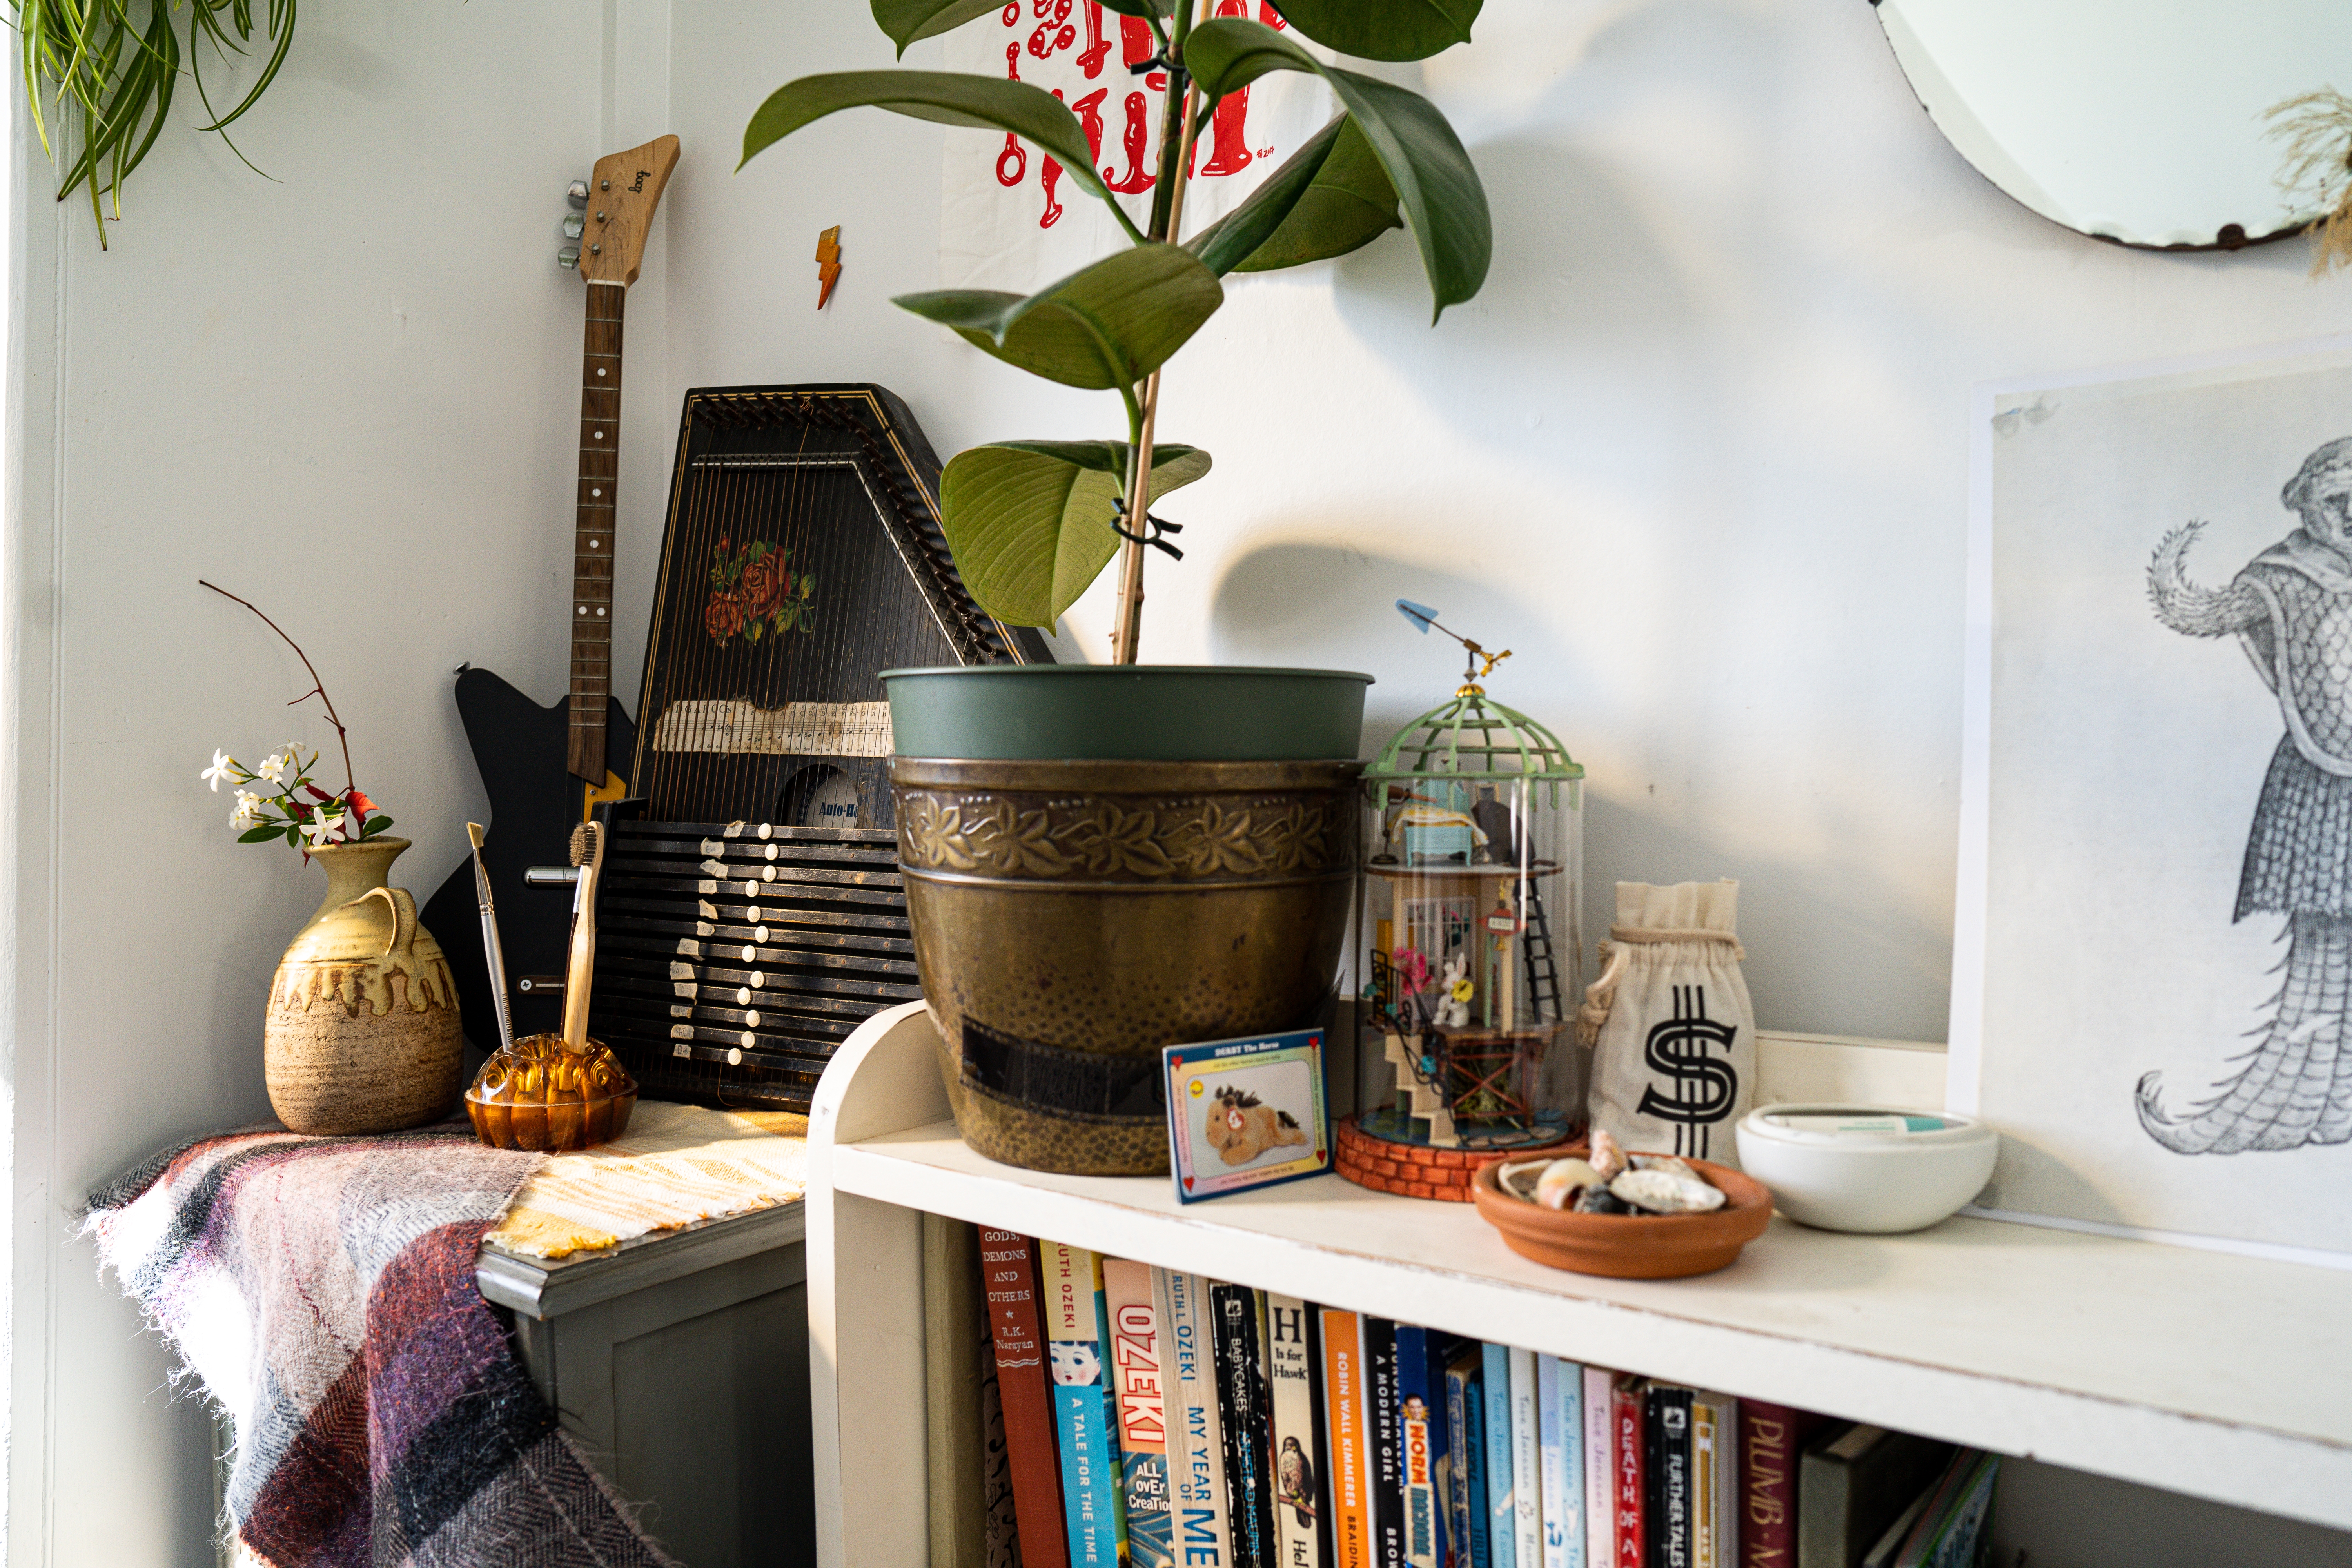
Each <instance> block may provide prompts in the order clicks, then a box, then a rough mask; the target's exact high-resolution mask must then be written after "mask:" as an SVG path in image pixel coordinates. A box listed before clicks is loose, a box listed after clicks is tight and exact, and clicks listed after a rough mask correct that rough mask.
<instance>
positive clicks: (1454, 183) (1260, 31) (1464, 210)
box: [1184, 16, 1495, 317]
mask: <svg viewBox="0 0 2352 1568" xmlns="http://www.w3.org/2000/svg"><path fill="white" fill-rule="evenodd" d="M1184 63H1185V65H1186V66H1187V67H1188V68H1190V69H1191V70H1192V79H1193V80H1194V81H1195V82H1197V83H1199V84H1200V88H1201V90H1202V92H1203V93H1204V94H1206V95H1207V96H1208V97H1209V98H1210V99H1211V100H1215V99H1219V98H1222V97H1223V96H1224V95H1225V94H1227V93H1229V92H1233V91H1235V90H1236V89H1241V88H1244V87H1246V86H1248V85H1249V84H1250V83H1251V82H1253V81H1255V80H1256V79H1258V78H1260V77H1262V76H1265V75H1266V74H1267V73H1268V72H1270V71H1278V70H1294V71H1311V72H1313V73H1314V74H1315V75H1317V76H1319V77H1321V78H1322V79H1324V80H1326V81H1328V82H1329V83H1330V84H1331V90H1332V91H1333V92H1334V93H1336V94H1337V95H1338V96H1339V103H1340V106H1341V107H1342V108H1344V109H1346V110H1347V111H1348V115H1349V118H1350V119H1351V120H1353V121H1355V122H1356V124H1357V126H1358V128H1359V129H1360V130H1361V131H1362V132H1363V136H1364V141H1365V143H1366V144H1367V145H1368V146H1369V147H1370V149H1371V152H1372V154H1373V156H1374V157H1376V158H1377V159H1378V160H1379V161H1380V165H1381V171H1382V172H1383V173H1384V174H1387V176H1388V180H1389V184H1390V185H1391V188H1392V189H1394V190H1395V192H1396V196H1397V205H1398V206H1399V207H1400V208H1401V209H1402V212H1403V214H1404V217H1405V221H1406V223H1407V224H1409V225H1410V226H1412V237H1413V242H1414V243H1415V244H1416V245H1418V246H1419V247H1421V264H1422V269H1423V271H1424V272H1426V273H1427V274H1428V275H1429V289H1430V292H1431V294H1432V295H1433V296H1434V297H1435V300H1436V310H1435V311H1434V312H1433V317H1434V316H1436V315H1443V314H1444V311H1445V307H1446V306H1448V305H1458V304H1460V303H1461V302H1462V301H1463V300H1467V299H1469V298H1470V297H1471V296H1472V295H1474V294H1475V293H1477V292H1478V289H1479V286H1480V285H1481V284H1483V283H1485V282H1486V267H1487V264H1488V263H1489V262H1490V261H1491V260H1492V259H1493V256H1494V248H1495V234H1494V222H1493V218H1492V217H1491V216H1490V215H1489V213H1488V211H1487V208H1486V187H1485V186H1483V185H1481V184H1479V183H1478V171H1477V170H1476V169H1475V167H1473V166H1472V164H1471V162H1470V154H1469V153H1466V152H1465V151H1464V150H1463V147H1462V139H1461V138H1460V137H1458V136H1456V135H1454V127H1452V126H1451V125H1448V124H1447V123H1446V122H1445V116H1444V115H1443V114H1440V113H1439V112H1438V111H1437V108H1436V106H1435V105H1434V104H1433V103H1431V102H1430V101H1429V100H1427V99H1425V98H1423V97H1422V96H1421V95H1420V94H1419V93H1416V92H1409V91H1407V90H1406V89H1403V88H1401V87H1398V86H1395V85H1394V84H1392V83H1390V82H1385V81H1380V80H1376V79H1373V78H1371V77H1368V76H1363V75H1360V74H1359V73H1358V72H1355V71H1349V70H1341V69H1339V68H1338V67H1336V66H1327V65H1325V64H1324V63H1323V62H1322V61H1320V60H1318V59H1317V58H1315V57H1314V56H1313V55H1311V54H1308V53H1307V51H1306V50H1305V49H1303V48H1301V47H1299V46H1298V45H1297V44H1296V43H1294V42H1293V41H1291V40H1290V39H1289V38H1286V37H1284V36H1283V35H1282V34H1280V33H1277V32H1276V31H1275V30H1274V29H1273V28H1272V27H1269V26H1265V25H1264V24H1262V23H1258V22H1252V21H1248V20H1246V19H1244V18H1242V17H1239V16H1227V17H1221V18H1219V19H1217V20H1215V21H1213V22H1203V23H1202V24H1201V25H1200V26H1197V27H1195V28H1193V29H1192V37H1190V38H1189V39H1188V40H1187V41H1186V43H1185V45H1184Z"/></svg>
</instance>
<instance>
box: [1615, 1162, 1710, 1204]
mask: <svg viewBox="0 0 2352 1568" xmlns="http://www.w3.org/2000/svg"><path fill="white" fill-rule="evenodd" d="M1609 1190H1610V1192H1612V1194H1615V1195H1617V1196H1618V1197H1620V1198H1622V1199H1623V1200H1624V1201H1625V1202H1627V1203H1629V1204H1632V1205H1633V1206H1634V1207H1635V1208H1639V1209H1647V1210H1648V1211H1649V1212H1650V1213H1652V1214H1706V1212H1708V1211H1709V1210H1711V1209H1719V1208H1721V1207H1722V1206H1723V1203H1724V1198H1723V1194H1722V1192H1721V1190H1720V1189H1718V1188H1716V1187H1712V1186H1709V1185H1708V1184H1706V1182H1705V1181H1702V1180H1701V1179H1700V1178H1699V1177H1698V1176H1697V1175H1696V1174H1695V1173H1691V1172H1690V1171H1688V1170H1687V1169H1685V1170H1683V1171H1679V1172H1677V1171H1627V1172H1626V1173H1624V1174H1622V1175H1621V1176H1619V1177H1618V1178H1617V1179H1616V1180H1614V1181H1612V1182H1611V1183H1610V1184H1609Z"/></svg>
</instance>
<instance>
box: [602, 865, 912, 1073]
mask: <svg viewBox="0 0 2352 1568" xmlns="http://www.w3.org/2000/svg"><path fill="white" fill-rule="evenodd" d="M613 828H614V837H613V845H612V848H611V851H610V853H609V854H608V856H607V858H606V860H605V871H604V886H603V891H602V897H601V899H600V900H599V907H600V910H602V911H604V935H603V937H602V939H601V941H600V943H599V952H598V956H597V966H596V982H595V984H596V1018H597V1029H598V1034H599V1036H600V1037H601V1038H603V1039H604V1040H605V1042H606V1043H607V1044H610V1045H612V1046H613V1047H614V1049H615V1050H617V1051H620V1052H621V1053H622V1056H623V1058H624V1059H625V1060H626V1061H628V1062H629V1065H630V1068H631V1070H632V1071H634V1072H635V1073H636V1074H637V1076H638V1079H639V1080H640V1082H641V1083H644V1084H645V1086H646V1089H648V1090H649V1091H651V1092H654V1093H657V1094H661V1093H667V1094H679V1093H685V1094H690V1095H692V1096H693V1097H695V1098H698V1099H706V1100H718V1101H719V1102H721V1103H729V1104H747V1105H748V1104H761V1105H771V1106H783V1107H789V1108H793V1109H804V1108H805V1107H806V1104H807V1100H808V1096H809V1094H810V1092H811V1090H812V1089H814V1085H815V1082H816V1079H817V1076H818V1074H819V1073H821V1072H822V1071H823V1070H824V1062H825V1060H826V1058H829V1057H830V1056H831V1055H832V1053H833V1051H834V1049H835V1047H837V1046H839V1045H840V1043H841V1042H842V1040H844V1039H845V1038H846V1037H848V1035H849V1033H850V1031H851V1030H853V1029H855V1028H856V1026H857V1025H858V1024H859V1023H860V1022H862V1021H864V1019H866V1017H867V1016H871V1015H872V1014H873V1013H875V1012H876V1011H877V1010H879V1009H880V1008H882V1007H886V1006H888V1005H891V1004H893V1003H897V1002H901V1001H907V1000H910V999H912V998H914V997H917V996H919V995H920V994H921V991H920V988H919V984H918V982H917V979H916V973H915V960H914V943H913V942H912V940H911V938H910V936H909V934H908V924H907V915H906V898H905V894H904V891H903V890H902V887H901V883H900V879H899V876H898V868H897V865H896V847H895V844H894V841H893V837H892V835H890V834H889V833H887V832H877V831H871V830H858V829H854V828H796V827H779V826H773V825H769V824H742V823H739V824H731V825H729V826H726V827H724V828H719V829H717V830H716V836H715V837H714V836H713V828H712V826H711V825H709V824H703V823H665V822H631V821H627V820H625V819H624V820H619V821H615V822H614V824H613Z"/></svg>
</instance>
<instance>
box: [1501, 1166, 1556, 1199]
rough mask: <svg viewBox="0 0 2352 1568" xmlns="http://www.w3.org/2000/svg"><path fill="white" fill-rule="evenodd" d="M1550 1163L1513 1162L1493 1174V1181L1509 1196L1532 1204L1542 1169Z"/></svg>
mask: <svg viewBox="0 0 2352 1568" xmlns="http://www.w3.org/2000/svg"><path fill="white" fill-rule="evenodd" d="M1550 1163H1551V1162H1550V1161H1549V1160H1519V1161H1515V1162H1512V1163H1507V1164H1505V1165H1504V1166H1503V1168H1502V1169H1501V1170H1498V1171H1496V1173H1495V1180H1496V1183H1497V1184H1500V1185H1501V1187H1502V1189H1503V1190H1504V1191H1505V1192H1507V1193H1508V1194H1511V1196H1513V1197H1515V1198H1524V1199H1526V1200H1527V1201H1528V1203H1534V1202H1535V1201H1536V1185H1537V1182H1538V1178H1539V1177H1540V1176H1541V1174H1542V1172H1543V1169H1544V1167H1545V1166H1547V1165H1549V1164H1550Z"/></svg>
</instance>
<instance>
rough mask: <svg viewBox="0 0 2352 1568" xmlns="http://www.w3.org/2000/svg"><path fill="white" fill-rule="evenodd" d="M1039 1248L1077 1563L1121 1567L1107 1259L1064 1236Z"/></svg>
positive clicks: (1087, 1567) (1074, 1567)
mask: <svg viewBox="0 0 2352 1568" xmlns="http://www.w3.org/2000/svg"><path fill="white" fill-rule="evenodd" d="M1037 1251H1038V1255H1039V1258H1038V1260H1039V1262H1040V1264H1041V1265H1042V1267H1041V1268H1040V1269H1039V1270H1038V1272H1039V1274H1040V1276H1041V1280H1040V1282H1041V1283H1042V1285H1043V1286H1044V1288H1045V1353H1046V1360H1047V1364H1048V1365H1049V1367H1050V1368H1051V1370H1052V1372H1053V1374H1054V1424H1055V1428H1056V1430H1057V1434H1058V1436H1060V1438H1061V1441H1062V1510H1063V1519H1064V1522H1065V1528H1066V1531H1067V1532H1068V1535H1069V1541H1070V1564H1071V1568H1118V1562H1119V1557H1120V1555H1121V1553H1120V1551H1119V1536H1120V1533H1121V1531H1120V1515H1121V1513H1122V1512H1123V1511H1124V1509H1123V1507H1122V1501H1123V1500H1122V1499H1121V1497H1120V1490H1121V1479H1122V1478H1121V1477H1120V1474H1119V1468H1118V1443H1117V1442H1116V1441H1115V1439H1114V1438H1113V1437H1112V1436H1111V1433H1112V1424H1111V1410H1110V1390H1109V1388H1108V1385H1107V1384H1106V1383H1105V1382H1104V1379H1103V1361H1104V1355H1103V1339H1104V1335H1103V1292H1102V1259H1101V1258H1099V1257H1097V1255H1096V1254H1094V1253H1091V1252H1088V1251H1086V1250H1085V1249H1084V1248H1082V1247H1068V1246H1065V1245H1064V1244H1063V1243H1061V1242H1058V1241H1053V1242H1047V1241H1041V1242H1039V1243H1038V1246H1037Z"/></svg>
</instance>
